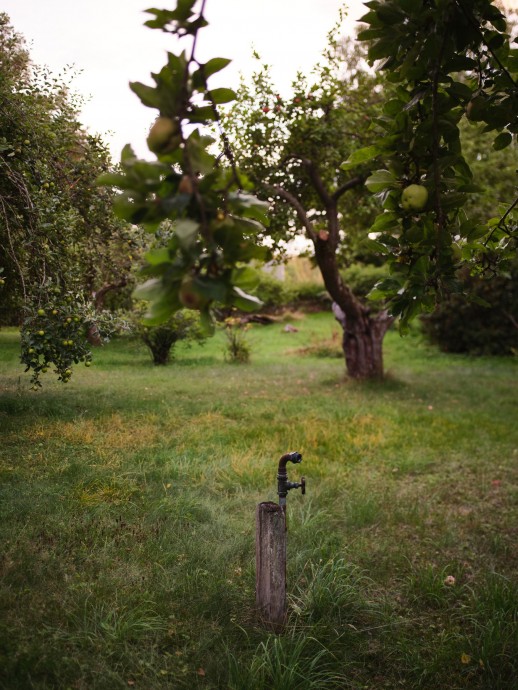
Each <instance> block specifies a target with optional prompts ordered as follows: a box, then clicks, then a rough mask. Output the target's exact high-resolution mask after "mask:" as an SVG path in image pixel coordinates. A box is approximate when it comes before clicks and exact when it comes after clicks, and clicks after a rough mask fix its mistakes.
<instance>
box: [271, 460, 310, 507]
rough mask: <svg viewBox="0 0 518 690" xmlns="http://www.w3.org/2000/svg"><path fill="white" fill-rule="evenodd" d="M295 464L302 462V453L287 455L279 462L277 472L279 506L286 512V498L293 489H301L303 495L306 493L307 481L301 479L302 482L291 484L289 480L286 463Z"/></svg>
mask: <svg viewBox="0 0 518 690" xmlns="http://www.w3.org/2000/svg"><path fill="white" fill-rule="evenodd" d="M288 462H293V463H294V464H298V463H300V462H302V455H301V454H300V453H296V452H295V453H286V454H285V455H283V456H282V457H281V459H280V460H279V470H278V472H277V494H278V496H279V505H280V506H281V507H282V509H283V510H284V511H286V497H287V495H288V491H291V489H301V493H302V494H303V495H304V494H305V493H306V479H305V478H304V477H301V478H300V482H290V481H289V480H288V472H287V470H286V463H288Z"/></svg>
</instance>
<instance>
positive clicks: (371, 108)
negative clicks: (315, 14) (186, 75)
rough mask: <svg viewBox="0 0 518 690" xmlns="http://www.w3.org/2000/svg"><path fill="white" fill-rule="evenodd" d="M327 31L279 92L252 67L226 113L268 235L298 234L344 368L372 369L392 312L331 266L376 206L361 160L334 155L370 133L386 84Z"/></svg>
mask: <svg viewBox="0 0 518 690" xmlns="http://www.w3.org/2000/svg"><path fill="white" fill-rule="evenodd" d="M337 31H338V27H337V29H336V30H335V31H333V32H331V34H330V36H329V45H328V48H327V49H326V51H325V53H324V55H323V57H322V61H321V63H320V64H319V65H318V66H317V67H316V68H315V70H314V72H313V74H312V75H311V76H310V77H309V78H306V77H304V76H303V75H301V74H299V75H298V77H297V79H296V80H295V82H294V83H293V85H292V94H290V95H289V96H285V95H281V94H280V93H278V91H277V90H276V88H275V86H274V84H273V83H272V80H271V78H270V75H269V70H268V67H267V66H264V67H263V68H262V69H260V70H259V71H257V72H256V74H255V75H254V76H253V78H252V82H251V84H249V85H247V84H245V83H243V84H242V85H241V88H240V90H239V92H238V100H237V103H236V105H235V106H234V107H233V108H232V110H231V111H230V112H229V113H228V121H229V123H230V124H229V129H230V131H231V139H232V144H233V150H234V154H235V157H236V161H237V163H238V167H239V169H240V170H242V171H244V172H245V173H246V176H247V178H248V179H249V180H251V181H252V182H253V184H254V188H255V189H256V190H257V193H258V194H259V196H260V197H261V198H264V199H265V200H267V201H268V203H269V204H270V207H271V214H270V217H271V221H270V226H269V234H270V238H271V239H272V240H273V241H274V243H275V245H278V244H279V243H280V242H281V241H283V242H287V241H288V242H289V240H290V239H293V238H294V237H296V235H297V234H302V235H303V236H304V237H305V238H306V239H307V240H308V241H309V243H310V246H311V247H312V249H311V254H312V256H313V257H314V261H315V263H316V265H317V266H318V268H319V270H320V272H321V274H322V277H323V280H324V284H325V286H326V289H327V291H328V292H329V294H330V295H331V297H332V299H333V302H334V306H333V310H334V313H335V316H336V317H337V320H338V321H339V322H340V324H341V325H342V328H343V340H342V342H343V350H344V355H345V361H346V367H347V372H348V374H349V376H351V377H352V378H358V379H362V378H378V377H381V376H382V375H383V361H382V342H383V337H384V335H385V332H386V330H387V328H388V327H389V326H390V324H391V323H392V320H393V319H392V317H391V316H390V315H389V314H388V312H387V311H386V309H376V308H372V306H371V305H370V304H369V303H368V302H367V301H366V300H364V299H361V298H360V297H358V296H357V295H355V294H354V290H353V289H352V288H351V287H350V286H349V285H348V284H347V282H346V281H345V280H344V277H343V272H342V270H341V269H343V268H345V267H346V266H347V265H348V263H349V262H350V259H351V257H352V256H354V250H355V248H358V247H363V249H364V250H365V248H367V249H368V248H369V239H368V237H367V231H368V228H369V226H370V225H371V224H372V221H373V219H374V216H375V211H376V207H377V206H376V204H375V203H373V199H372V197H371V196H370V195H369V194H368V193H367V190H366V188H365V181H366V179H367V177H368V174H369V168H368V167H365V166H363V167H362V166H357V168H356V170H355V171H354V173H352V174H351V173H349V172H345V171H343V170H341V168H340V165H341V163H342V162H343V160H344V159H345V158H347V157H348V156H349V155H352V154H353V152H354V151H355V150H356V149H358V148H362V147H365V146H370V145H372V144H373V143H374V137H373V134H372V133H371V131H370V130H369V125H370V123H371V121H372V119H373V118H375V117H376V116H377V115H379V114H380V108H381V102H382V100H383V99H385V98H386V90H385V89H384V88H383V87H382V85H381V83H380V80H379V79H378V77H377V76H376V75H374V74H372V73H371V72H369V71H368V70H367V69H366V63H365V60H364V55H363V52H362V50H361V48H360V47H359V46H357V45H355V44H354V42H351V41H345V40H343V39H342V41H340V40H339V39H338V37H337ZM375 249H376V250H377V245H375Z"/></svg>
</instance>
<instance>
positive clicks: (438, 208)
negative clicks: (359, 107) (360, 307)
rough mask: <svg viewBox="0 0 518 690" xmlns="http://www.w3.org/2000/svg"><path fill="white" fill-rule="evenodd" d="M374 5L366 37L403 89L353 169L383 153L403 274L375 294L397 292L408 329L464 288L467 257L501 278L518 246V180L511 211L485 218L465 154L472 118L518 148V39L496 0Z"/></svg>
mask: <svg viewBox="0 0 518 690" xmlns="http://www.w3.org/2000/svg"><path fill="white" fill-rule="evenodd" d="M366 6H367V8H368V10H369V11H368V12H367V14H365V15H364V16H363V17H362V19H361V21H362V22H363V23H364V24H366V25H367V28H365V29H364V30H363V31H361V32H360V34H359V39H360V40H361V41H365V42H367V44H368V56H369V60H370V62H371V64H372V65H374V66H375V67H376V68H377V69H378V70H379V71H380V72H381V73H382V74H383V75H385V77H386V79H387V80H388V81H389V82H390V83H391V84H393V86H394V94H393V97H391V98H390V99H389V100H387V102H386V103H385V105H384V107H383V114H382V115H381V116H380V117H379V118H377V119H376V121H375V124H376V127H377V132H378V136H377V140H376V141H375V143H374V144H373V145H370V146H368V147H363V148H362V149H360V150H358V151H356V152H354V153H353V155H352V156H350V157H349V158H348V160H346V161H345V163H344V164H343V166H342V168H343V169H344V170H347V171H355V170H356V169H357V166H359V165H360V166H363V165H364V164H365V163H368V164H370V165H374V164H375V162H377V167H378V168H379V169H378V170H376V171H375V172H373V174H372V175H371V176H370V177H369V179H368V181H367V185H368V186H369V187H370V188H371V190H372V191H374V192H375V193H376V194H377V195H378V197H379V198H380V200H381V202H382V204H383V212H382V213H381V214H380V215H378V217H377V218H376V220H375V222H374V224H373V226H372V227H371V232H372V233H375V234H376V240H375V241H376V242H377V244H378V247H379V251H380V252H382V253H383V254H384V256H385V257H386V259H387V261H388V262H389V263H390V266H391V275H390V277H389V278H388V279H387V280H384V281H382V282H381V283H380V284H379V285H378V286H377V288H376V290H375V291H374V294H373V296H374V297H380V298H383V299H387V298H389V299H390V304H391V312H392V314H394V315H396V316H400V317H401V323H402V326H403V328H405V325H406V324H407V323H408V321H409V320H410V319H411V318H412V317H413V316H415V315H416V314H419V313H421V312H423V311H424V312H426V311H432V310H433V309H434V307H435V305H436V304H437V303H438V302H441V301H442V300H444V299H446V298H447V297H448V295H450V294H452V293H456V292H460V291H462V284H461V282H460V280H459V275H460V272H459V268H461V267H462V266H463V265H468V266H469V267H470V268H471V270H472V271H473V272H475V273H478V274H480V275H486V276H491V275H494V274H495V273H496V272H498V271H499V270H503V269H505V268H506V267H508V266H509V262H510V261H512V259H513V258H514V257H515V255H516V246H517V239H518V226H517V214H516V206H517V204H518V198H516V181H515V189H514V195H513V196H512V197H510V198H509V197H507V198H504V199H501V201H503V202H506V206H505V208H504V209H503V210H502V211H501V212H499V213H495V215H493V216H492V217H490V218H484V219H483V220H481V219H480V217H477V215H476V214H473V213H471V212H470V203H469V201H470V197H472V196H473V195H475V196H480V193H481V191H482V190H481V188H480V186H479V184H478V182H479V181H478V179H476V178H475V177H474V174H473V168H472V167H471V166H470V165H469V164H468V162H467V159H466V156H465V155H464V151H463V146H462V138H461V124H462V123H463V122H464V121H467V124H468V125H470V124H473V125H477V126H480V125H481V124H482V125H483V131H484V132H489V133H492V135H493V143H492V145H493V148H494V149H495V150H503V149H504V148H506V147H508V146H512V147H516V143H515V141H514V140H515V136H516V133H518V49H516V48H514V47H512V46H513V44H512V42H511V38H510V34H509V26H508V23H507V21H506V18H505V16H504V14H503V13H502V11H501V10H500V9H499V8H498V7H497V4H496V3H495V2H491V0H470V2H468V1H467V0H372V1H371V2H367V3H366ZM481 155H482V156H483V152H482V154H481ZM380 161H381V165H380V163H379V162H380Z"/></svg>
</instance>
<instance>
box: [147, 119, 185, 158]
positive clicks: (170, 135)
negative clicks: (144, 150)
mask: <svg viewBox="0 0 518 690" xmlns="http://www.w3.org/2000/svg"><path fill="white" fill-rule="evenodd" d="M180 140H181V139H180V135H179V128H178V123H177V122H176V121H175V120H171V118H170V117H162V116H161V117H157V119H156V120H155V122H154V124H153V126H152V127H151V129H150V130H149V135H148V138H147V145H148V146H149V150H150V151H153V153H168V152H169V151H172V150H173V149H175V148H176V147H177V146H178V145H179V144H180Z"/></svg>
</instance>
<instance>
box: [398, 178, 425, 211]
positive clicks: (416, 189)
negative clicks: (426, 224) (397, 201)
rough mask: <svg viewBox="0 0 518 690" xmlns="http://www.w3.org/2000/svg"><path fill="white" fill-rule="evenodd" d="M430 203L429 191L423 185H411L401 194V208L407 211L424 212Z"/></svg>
mask: <svg viewBox="0 0 518 690" xmlns="http://www.w3.org/2000/svg"><path fill="white" fill-rule="evenodd" d="M427 201H428V190H427V189H426V187H424V186H423V185H422V184H410V185H408V187H405V189H404V190H403V193H402V194H401V208H403V209H404V210H405V211H422V210H423V208H424V207H425V206H426V202H427Z"/></svg>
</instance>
